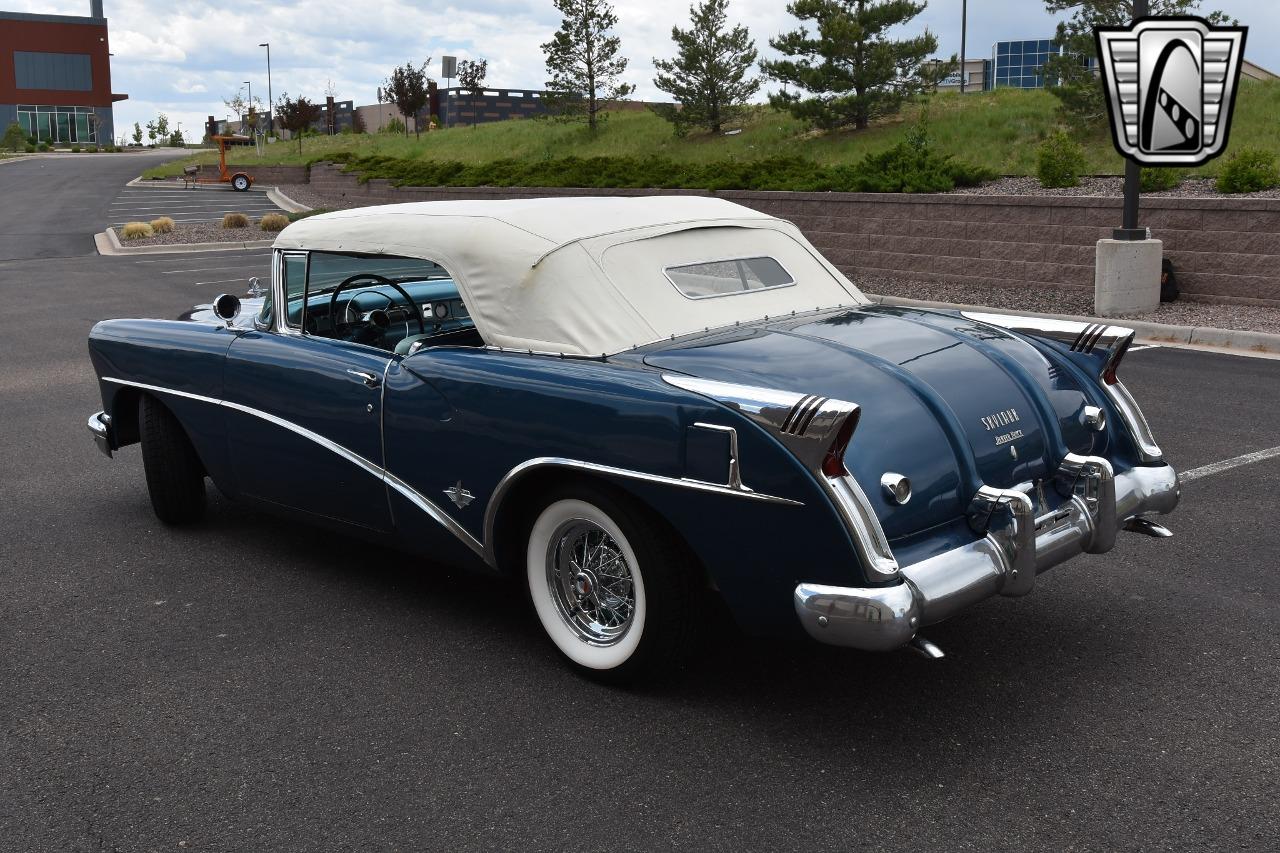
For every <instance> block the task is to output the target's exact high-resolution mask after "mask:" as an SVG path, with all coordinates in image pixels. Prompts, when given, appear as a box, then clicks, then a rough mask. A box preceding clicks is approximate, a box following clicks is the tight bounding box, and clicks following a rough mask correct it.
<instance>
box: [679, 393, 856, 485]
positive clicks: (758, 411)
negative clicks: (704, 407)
mask: <svg viewBox="0 0 1280 853" xmlns="http://www.w3.org/2000/svg"><path fill="white" fill-rule="evenodd" d="M662 380H663V381H664V382H666V383H667V384H668V385H673V386H675V387H676V388H680V389H682V390H684V391H689V392H692V393H694V394H699V395H701V396H703V397H708V398H710V399H712V400H715V401H717V402H719V403H723V404H724V405H726V406H728V407H729V408H730V409H733V410H734V411H737V412H740V413H741V414H743V415H744V416H746V417H747V418H748V419H749V420H752V421H755V422H756V423H757V424H759V425H760V426H762V427H764V428H765V429H766V430H768V431H769V433H770V434H771V435H773V436H774V437H775V438H777V439H778V441H779V442H781V443H782V444H783V445H784V446H785V447H786V448H787V449H788V450H790V451H791V452H792V453H794V454H795V455H796V457H797V458H798V459H799V460H800V461H801V463H803V464H804V466H805V467H806V468H808V469H809V470H810V471H817V470H818V469H819V468H820V467H821V465H822V459H823V457H824V456H826V454H827V450H828V449H830V447H831V443H832V441H833V440H834V439H835V437H836V433H837V431H838V430H839V429H840V427H841V426H843V425H844V423H845V421H846V420H847V419H848V418H857V417H858V415H859V412H860V410H859V408H858V406H857V404H855V403H848V402H845V401H844V400H833V399H830V398H828V397H820V396H817V395H813V394H797V393H795V392H794V391H779V390H777V389H774V388H760V387H756V386H752V385H738V384H735V383H732V382H719V381H717V380H714V379H698V378H696V377H692V376H677V375H674V374H669V373H668V374H663V376H662Z"/></svg>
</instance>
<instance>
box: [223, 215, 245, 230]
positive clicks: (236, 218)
mask: <svg viewBox="0 0 1280 853" xmlns="http://www.w3.org/2000/svg"><path fill="white" fill-rule="evenodd" d="M222 227H223V228H248V227H249V217H247V216H245V215H244V214H243V213H228V214H226V215H224V216H223V217H222Z"/></svg>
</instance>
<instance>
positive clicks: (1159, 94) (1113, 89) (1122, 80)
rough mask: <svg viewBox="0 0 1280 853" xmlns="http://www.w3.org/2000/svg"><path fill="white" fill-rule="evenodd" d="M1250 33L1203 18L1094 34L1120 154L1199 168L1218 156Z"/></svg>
mask: <svg viewBox="0 0 1280 853" xmlns="http://www.w3.org/2000/svg"><path fill="white" fill-rule="evenodd" d="M1247 34H1248V27H1215V26H1213V25H1211V24H1210V23H1209V22H1208V21H1205V20H1204V19H1203V18H1144V19H1142V20H1140V21H1136V22H1134V24H1133V25H1132V26H1129V27H1097V28H1096V29H1095V30H1094V36H1095V38H1096V39H1097V42H1098V64H1099V66H1100V69H1101V71H1102V82H1103V85H1104V87H1105V89H1106V95H1107V110H1108V112H1109V113H1110V116H1111V136H1112V139H1113V140H1114V142H1115V145H1116V150H1117V151H1119V152H1120V153H1121V154H1122V155H1124V156H1125V157H1128V158H1129V159H1131V160H1134V161H1135V162H1137V163H1141V164H1142V165H1144V166H1200V165H1203V164H1204V163H1206V162H1208V161H1209V160H1211V159H1213V158H1214V157H1217V156H1218V155H1219V154H1221V153H1222V151H1223V149H1225V148H1226V146H1227V137H1228V135H1229V133H1230V131H1231V111H1232V109H1233V108H1234V107H1235V95H1236V90H1237V88H1238V87H1239V84H1240V59H1241V57H1243V56H1244V42H1245V36H1246V35H1247Z"/></svg>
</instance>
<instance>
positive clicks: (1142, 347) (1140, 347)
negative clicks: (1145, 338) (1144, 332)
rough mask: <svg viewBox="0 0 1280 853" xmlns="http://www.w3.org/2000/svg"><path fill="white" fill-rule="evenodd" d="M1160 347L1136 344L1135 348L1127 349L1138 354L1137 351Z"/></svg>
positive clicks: (1157, 345) (1158, 347)
mask: <svg viewBox="0 0 1280 853" xmlns="http://www.w3.org/2000/svg"><path fill="white" fill-rule="evenodd" d="M1160 346H1161V345H1160V344H1136V345H1135V346H1131V347H1129V352H1138V351H1139V350H1144V349H1160Z"/></svg>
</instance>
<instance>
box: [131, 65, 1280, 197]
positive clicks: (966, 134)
mask: <svg viewBox="0 0 1280 853" xmlns="http://www.w3.org/2000/svg"><path fill="white" fill-rule="evenodd" d="M1057 103H1058V102H1057V99H1055V98H1054V97H1053V96H1052V95H1050V94H1049V93H1048V92H1044V91H1034V90H1031V91H1028V90H1019V89H1000V90H997V91H994V92H984V93H982V94H978V95H966V96H963V97H961V96H960V95H959V94H937V95H934V96H932V97H930V98H929V99H928V100H927V101H926V102H924V103H918V104H912V105H910V106H908V107H907V108H906V109H904V110H903V111H902V113H901V114H900V115H898V116H897V117H895V118H893V119H890V120H886V121H883V122H880V123H878V124H876V125H875V126H873V127H871V128H869V129H867V130H863V131H841V132H836V133H820V132H816V131H810V130H808V129H807V128H805V127H804V126H803V125H802V124H800V123H799V122H797V121H795V120H794V119H792V118H791V117H790V116H788V115H786V114H784V113H779V112H776V111H774V110H772V109H770V108H768V107H759V108H756V109H755V110H754V111H753V112H752V114H751V116H750V117H749V118H748V119H747V120H746V121H745V122H744V123H743V125H742V132H741V133H738V134H736V135H734V136H714V137H713V136H710V135H707V134H691V135H690V136H689V137H688V138H686V139H677V138H675V137H674V136H673V135H672V133H671V128H670V125H669V124H667V123H666V122H665V121H663V120H662V119H660V118H658V117H657V116H656V115H653V114H652V113H650V112H647V111H630V110H628V111H625V112H615V113H613V114H612V115H610V116H609V118H608V120H607V121H606V122H605V123H604V125H603V126H602V127H601V129H600V130H599V131H598V132H597V133H595V134H592V133H591V132H590V131H588V130H587V129H586V128H585V127H583V126H581V125H573V124H562V123H558V122H554V121H531V120H528V119H524V120H513V121H505V122H494V123H491V124H482V125H479V126H477V127H457V128H450V129H448V130H438V131H435V132H433V133H424V134H422V136H421V138H420V139H415V138H414V137H413V136H408V137H403V136H389V135H386V134H355V135H345V136H343V135H339V136H330V137H312V138H308V139H305V140H304V141H303V145H302V151H301V153H299V151H298V146H297V143H296V142H295V143H288V142H277V143H273V144H271V145H269V146H267V147H266V149H265V153H264V154H263V156H262V157H258V155H257V153H256V152H255V151H254V150H253V149H252V148H244V149H239V150H236V151H235V152H234V154H232V155H229V156H228V159H229V160H231V161H232V162H235V163H238V164H249V165H252V164H254V163H259V164H262V165H290V164H302V163H308V162H314V161H316V160H322V159H325V158H327V157H331V156H333V155H334V154H337V153H339V152H351V153H353V154H355V155H357V156H361V157H367V156H372V155H381V156H386V157H397V158H404V159H408V160H435V161H441V162H444V161H457V162H462V163H487V162H492V161H494V160H502V159H507V158H515V159H519V160H544V159H546V160H550V159H559V158H562V157H568V156H576V157H584V158H585V157H608V156H629V157H646V156H650V155H654V156H659V157H665V158H670V159H672V160H677V161H682V162H709V161H718V160H732V161H745V160H756V159H763V158H767V157H797V156H799V157H805V158H808V159H812V160H813V161H815V162H817V163H819V164H822V165H840V164H852V163H856V162H857V161H859V160H861V159H862V158H863V157H864V156H865V155H867V154H869V153H874V152H879V151H883V150H885V149H888V148H890V147H892V146H893V145H895V144H897V143H898V142H900V141H902V138H903V136H904V134H905V133H906V131H907V129H908V128H909V127H910V126H911V125H912V124H913V123H914V122H916V121H917V120H919V119H920V117H921V116H922V115H927V118H928V123H929V129H930V133H931V135H932V137H933V139H934V143H935V146H936V147H937V149H938V150H939V151H941V152H942V153H944V154H953V155H955V156H956V157H957V158H958V159H961V160H964V161H966V162H968V163H972V164H974V165H977V166H985V167H988V168H990V169H993V170H995V171H996V172H999V173H1001V174H1005V175H1028V174H1033V173H1034V172H1035V157H1036V147H1037V146H1038V145H1039V143H1040V141H1041V140H1042V139H1043V138H1044V137H1045V136H1046V135H1047V134H1048V133H1049V132H1050V131H1051V130H1052V129H1053V128H1055V127H1056V126H1057V125H1058V118H1057V112H1056V110H1057ZM1082 142H1083V143H1084V145H1085V151H1086V156H1087V160H1088V170H1089V171H1090V172H1091V173H1094V174H1119V173H1121V172H1123V171H1124V167H1123V161H1122V160H1121V158H1120V156H1119V155H1118V154H1116V152H1115V150H1114V149H1113V148H1112V145H1111V139H1110V137H1109V136H1108V135H1107V134H1106V133H1097V134H1095V135H1093V136H1092V137H1090V138H1088V139H1085V140H1082ZM1241 147H1257V148H1265V149H1267V150H1271V151H1274V152H1276V153H1277V154H1280V82H1268V83H1253V82H1249V83H1246V84H1244V85H1243V86H1242V87H1241V91H1240V93H1239V96H1238V100H1237V105H1236V112H1235V121H1234V125H1233V128H1232V134H1231V143H1230V148H1231V149H1235V148H1241ZM1229 150H1230V149H1229ZM217 159H218V157H217V152H216V151H202V152H200V153H199V154H196V155H193V156H192V157H189V158H186V159H183V160H176V161H172V162H169V163H165V164H162V165H159V166H156V167H155V168H152V169H149V170H147V171H146V172H144V173H143V174H144V176H145V177H169V176H173V175H178V174H181V172H182V167H183V166H184V165H187V164H190V163H216V162H217ZM1220 163H1221V160H1215V161H1213V162H1212V163H1210V164H1208V165H1207V166H1205V167H1204V168H1202V169H1199V170H1196V171H1195V172H1193V174H1201V175H1214V174H1216V173H1217V169H1218V168H1219V164H1220Z"/></svg>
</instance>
